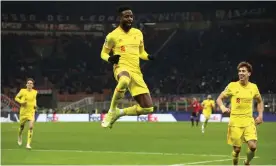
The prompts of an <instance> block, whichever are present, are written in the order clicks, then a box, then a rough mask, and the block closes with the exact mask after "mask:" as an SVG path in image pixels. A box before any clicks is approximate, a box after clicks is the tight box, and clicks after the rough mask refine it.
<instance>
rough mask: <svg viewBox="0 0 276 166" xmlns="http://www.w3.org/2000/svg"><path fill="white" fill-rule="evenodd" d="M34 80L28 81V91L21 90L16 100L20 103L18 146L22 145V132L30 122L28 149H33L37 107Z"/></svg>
mask: <svg viewBox="0 0 276 166" xmlns="http://www.w3.org/2000/svg"><path fill="white" fill-rule="evenodd" d="M33 86H34V80H33V79H32V78H29V79H27V84H26V87H27V88H26V89H20V91H19V93H18V94H17V95H16V97H15V100H16V101H17V102H18V103H20V105H21V106H20V112H19V119H20V127H19V134H18V145H20V146H21V145H22V132H23V129H24V126H25V123H26V122H27V121H28V122H29V130H28V139H27V145H26V148H27V149H31V141H32V137H33V126H34V120H35V119H34V115H35V109H36V107H37V105H36V96H37V91H36V90H34V89H33Z"/></svg>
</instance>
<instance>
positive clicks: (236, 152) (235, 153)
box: [232, 146, 241, 165]
mask: <svg viewBox="0 0 276 166" xmlns="http://www.w3.org/2000/svg"><path fill="white" fill-rule="evenodd" d="M240 152H241V147H237V146H234V147H233V152H232V157H233V165H238V164H239V155H240Z"/></svg>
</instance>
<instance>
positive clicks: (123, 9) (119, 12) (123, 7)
mask: <svg viewBox="0 0 276 166" xmlns="http://www.w3.org/2000/svg"><path fill="white" fill-rule="evenodd" d="M126 10H132V9H131V7H130V6H127V5H122V6H119V7H118V9H117V12H118V14H122V12H123V11H126Z"/></svg>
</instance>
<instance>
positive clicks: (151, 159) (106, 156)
mask: <svg viewBox="0 0 276 166" xmlns="http://www.w3.org/2000/svg"><path fill="white" fill-rule="evenodd" d="M17 131H18V124H16V123H9V124H7V123H5V124H1V164H4V165H9V164H12V165H19V164H20V165H22V164H25V165H31V164H34V165H52V164H55V165H60V164H62V165H63V164H65V165H69V164H70V165H99V164H103V165H175V164H183V165H231V155H230V154H231V151H232V148H231V146H229V145H227V144H226V134H227V124H226V123H209V124H208V128H207V129H206V133H205V134H202V133H201V130H200V127H193V128H192V127H191V126H190V123H187V122H178V123H144V122H140V123H139V122H137V123H127V122H119V123H117V124H116V125H115V126H114V128H113V129H111V130H110V129H103V128H101V127H100V123H96V122H90V123H36V124H35V128H34V137H33V143H32V148H33V149H32V150H27V149H25V145H26V137H27V130H26V129H25V131H24V137H23V139H24V141H23V145H22V147H19V146H18V145H17ZM258 138H259V142H258V151H257V153H256V156H257V158H255V159H254V160H253V162H252V164H254V165H276V123H264V124H262V125H261V126H258ZM245 155H246V146H245V144H244V146H243V149H242V152H241V159H240V164H242V160H243V158H244V157H245Z"/></svg>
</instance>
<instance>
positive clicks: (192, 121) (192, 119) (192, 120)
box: [190, 116, 194, 126]
mask: <svg viewBox="0 0 276 166" xmlns="http://www.w3.org/2000/svg"><path fill="white" fill-rule="evenodd" d="M190 120H191V123H192V126H194V117H193V116H191V117H190Z"/></svg>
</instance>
